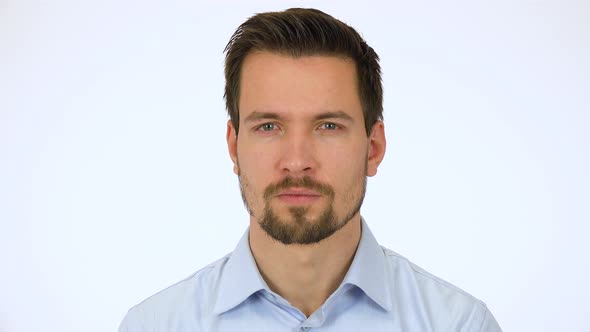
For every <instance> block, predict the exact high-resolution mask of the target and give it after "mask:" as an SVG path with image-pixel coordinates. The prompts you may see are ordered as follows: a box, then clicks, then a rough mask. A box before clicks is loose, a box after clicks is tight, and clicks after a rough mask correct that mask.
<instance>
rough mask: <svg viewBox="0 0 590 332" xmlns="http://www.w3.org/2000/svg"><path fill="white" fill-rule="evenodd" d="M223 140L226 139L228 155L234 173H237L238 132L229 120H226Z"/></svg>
mask: <svg viewBox="0 0 590 332" xmlns="http://www.w3.org/2000/svg"><path fill="white" fill-rule="evenodd" d="M225 140H226V141H227V150H228V152H229V157H230V158H231V161H232V162H233V163H234V173H236V175H238V173H239V168H238V134H237V133H236V129H235V128H234V125H233V124H232V122H231V120H227V133H226V134H225Z"/></svg>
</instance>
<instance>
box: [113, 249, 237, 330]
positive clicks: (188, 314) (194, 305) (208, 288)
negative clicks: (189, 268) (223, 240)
mask: <svg viewBox="0 0 590 332" xmlns="http://www.w3.org/2000/svg"><path fill="white" fill-rule="evenodd" d="M230 255H231V253H230V254H227V255H225V256H224V257H222V258H220V259H218V260H216V261H214V262H212V263H210V264H209V265H207V266H205V267H203V268H201V269H200V270H198V271H196V272H194V273H193V274H191V275H190V276H188V277H187V278H185V279H183V280H181V281H179V282H177V283H175V284H173V285H171V286H169V287H167V288H165V289H163V290H161V291H159V292H158V293H156V294H154V295H152V296H150V297H148V298H147V299H145V300H143V301H142V302H140V303H139V304H137V305H135V306H133V307H132V308H131V309H129V311H128V312H127V314H126V315H125V317H124V319H123V321H122V322H121V325H120V327H119V332H140V331H147V329H146V328H147V327H149V330H150V331H152V330H155V331H160V330H162V331H166V330H169V329H170V328H171V326H170V325H169V324H170V323H171V322H174V324H180V325H187V324H191V322H189V321H188V320H190V321H193V322H192V323H194V321H195V320H197V321H198V320H200V317H199V316H202V315H205V314H207V312H208V310H210V308H211V307H212V303H213V301H215V299H216V296H215V295H216V290H217V287H216V286H217V283H218V281H219V277H220V275H221V270H222V268H223V266H224V265H225V263H226V262H227V260H228V259H229V257H230ZM154 328H155V329H154ZM175 328H176V329H177V330H182V327H181V326H175Z"/></svg>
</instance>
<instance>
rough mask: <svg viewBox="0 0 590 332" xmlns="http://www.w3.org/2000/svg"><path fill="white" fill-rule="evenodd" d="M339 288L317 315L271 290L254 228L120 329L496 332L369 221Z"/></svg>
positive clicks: (469, 301) (489, 320)
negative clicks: (386, 242) (253, 244)
mask: <svg viewBox="0 0 590 332" xmlns="http://www.w3.org/2000/svg"><path fill="white" fill-rule="evenodd" d="M361 227H362V228H361V239H360V243H359V246H358V248H357V251H356V253H355V256H354V259H353V261H352V264H351V266H350V268H349V270H348V272H347V274H346V276H345V277H344V280H343V281H342V283H341V284H340V286H339V287H338V289H337V290H336V291H335V292H334V293H333V294H332V295H331V296H330V297H329V298H328V299H327V300H326V302H324V304H323V305H322V306H321V307H320V308H318V309H317V310H316V311H315V312H314V313H313V314H312V315H311V316H310V317H306V316H305V315H304V314H303V313H302V312H301V311H300V310H299V309H297V308H295V307H294V306H292V305H291V304H290V303H289V302H288V301H286V300H285V299H284V298H282V297H281V296H280V295H278V294H277V293H275V292H273V291H272V290H270V288H269V287H268V285H267V284H266V282H265V281H264V279H263V278H262V276H261V275H260V272H259V271H258V268H257V266H256V263H255V261H254V257H253V256H252V252H251V251H250V245H249V240H248V230H247V231H246V232H245V234H244V236H243V237H242V239H241V240H240V242H239V243H238V245H237V247H236V249H235V250H234V251H233V252H232V253H230V254H228V255H226V256H225V257H223V258H221V259H219V260H217V261H215V262H213V263H211V264H210V265H208V266H206V267H204V268H203V269H201V270H199V271H197V272H196V273H194V274H193V275H191V276H190V277H188V278H187V279H185V280H183V281H181V282H179V283H177V284H175V285H173V286H170V287H169V288H167V289H165V290H163V291H161V292H159V293H157V294H155V295H153V296H152V297H150V298H148V299H146V300H145V301H143V302H141V303H140V304H138V305H136V306H135V307H133V308H131V309H130V310H129V312H128V313H127V315H126V316H125V318H124V319H123V321H122V323H121V325H120V327H119V332H148V331H149V332H156V331H158V332H189V331H190V332H201V331H211V332H214V331H256V332H265V331H269V332H282V331H318V332H319V331H321V332H336V331H337V332H346V331H355V332H358V331H371V332H377V331H400V332H401V331H411V332H419V331H433V332H434V331H445V332H446V331H453V332H455V331H461V332H497V331H501V329H500V327H499V326H498V323H497V322H496V320H495V319H494V317H493V316H492V314H491V313H490V311H489V310H488V309H487V307H486V305H485V304H484V303H483V302H481V301H480V300H478V299H476V298H474V297H473V296H471V295H469V294H468V293H466V292H464V291H462V290H460V289H459V288H457V287H455V286H453V285H451V284H449V283H447V282H445V281H443V280H441V279H439V278H437V277H435V276H433V275H431V274H430V273H428V272H426V271H424V270H423V269H421V268H419V267H418V266H416V265H414V264H412V263H411V262H409V261H408V260H407V259H406V258H404V257H402V256H400V255H398V254H396V253H395V252H393V251H391V250H389V249H387V248H385V247H381V246H380V245H379V244H378V243H377V240H376V239H375V237H374V236H373V234H372V233H371V231H370V230H369V227H368V226H367V224H366V222H365V221H364V220H362V226H361Z"/></svg>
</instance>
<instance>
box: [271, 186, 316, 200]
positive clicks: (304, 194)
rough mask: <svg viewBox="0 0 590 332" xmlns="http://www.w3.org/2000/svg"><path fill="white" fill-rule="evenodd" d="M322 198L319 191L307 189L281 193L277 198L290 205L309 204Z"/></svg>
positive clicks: (288, 190) (294, 189) (289, 190)
mask: <svg viewBox="0 0 590 332" xmlns="http://www.w3.org/2000/svg"><path fill="white" fill-rule="evenodd" d="M320 197H321V194H320V193H318V192H317V191H314V190H310V189H306V188H291V189H287V190H283V191H281V192H279V194H278V195H277V198H278V199H279V200H281V201H283V202H285V203H289V204H308V203H312V202H315V201H316V200H318V199H319V198H320Z"/></svg>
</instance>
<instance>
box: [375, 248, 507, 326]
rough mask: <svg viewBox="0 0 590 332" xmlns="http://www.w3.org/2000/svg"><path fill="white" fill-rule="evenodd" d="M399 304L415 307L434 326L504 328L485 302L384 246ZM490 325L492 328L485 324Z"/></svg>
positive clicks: (395, 301)
mask: <svg viewBox="0 0 590 332" xmlns="http://www.w3.org/2000/svg"><path fill="white" fill-rule="evenodd" d="M382 249H383V253H384V255H385V257H386V262H387V268H388V269H389V273H390V276H391V279H390V282H391V286H392V287H391V289H390V291H391V292H392V298H393V299H394V303H395V304H396V305H397V306H398V307H400V306H401V307H405V308H413V310H415V311H416V312H413V314H414V315H415V316H416V317H421V319H423V320H425V321H428V322H430V323H431V324H433V325H434V326H432V328H433V329H434V330H447V331H450V330H453V331H501V330H500V328H499V327H497V323H496V322H495V320H494V318H493V316H492V315H491V313H490V312H489V310H488V308H487V306H486V304H485V303H484V302H483V301H481V300H479V299H477V298H476V297H474V296H472V295H471V294H469V293H467V292H466V291H464V290H462V289H461V288H459V287H457V286H455V285H453V284H451V283H449V282H447V281H445V280H443V279H441V278H439V277H437V276H435V275H433V274H431V273H430V272H428V271H426V270H424V269H423V268H421V267H419V266H418V265H416V264H414V263H412V262H411V261H410V260H408V259H407V258H405V257H404V256H402V255H400V254H398V253H396V252H394V251H392V250H390V249H388V248H385V247H383V246H382ZM486 325H489V326H491V327H490V328H489V329H487V328H484V326H486ZM496 327H497V328H496Z"/></svg>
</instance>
